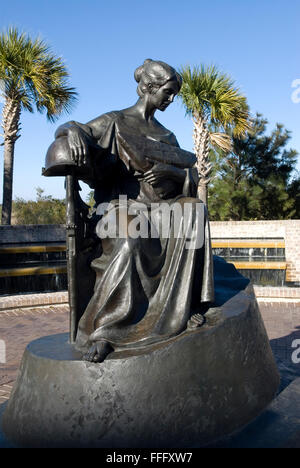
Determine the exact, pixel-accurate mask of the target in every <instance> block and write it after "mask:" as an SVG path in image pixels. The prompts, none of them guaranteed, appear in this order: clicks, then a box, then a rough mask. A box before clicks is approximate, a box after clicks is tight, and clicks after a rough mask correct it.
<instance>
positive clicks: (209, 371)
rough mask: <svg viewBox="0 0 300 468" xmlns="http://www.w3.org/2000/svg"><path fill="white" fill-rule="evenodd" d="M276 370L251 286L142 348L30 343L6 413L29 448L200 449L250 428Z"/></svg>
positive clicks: (16, 437) (63, 338)
mask: <svg viewBox="0 0 300 468" xmlns="http://www.w3.org/2000/svg"><path fill="white" fill-rule="evenodd" d="M278 384H279V374H278V372H277V368H276V365H275V362H274V359H273V355H272V352H271V349H270V346H269V341H268V338H267V335H266V331H265V328H264V324H263V322H262V319H261V316H260V313H259V310H258V306H257V303H256V300H255V297H254V295H253V292H252V289H251V288H247V289H246V290H245V291H241V292H239V293H238V294H236V295H235V296H234V297H232V298H231V299H230V300H228V301H227V302H226V303H225V304H224V305H223V306H222V307H220V308H217V309H210V311H209V312H208V314H207V322H206V324H205V325H204V326H202V327H201V328H199V329H196V330H195V331H190V332H185V333H183V334H181V335H180V336H177V337H175V338H173V339H170V340H168V341H167V342H165V343H163V344H160V345H155V346H152V347H151V348H148V349H140V350H136V351H131V352H129V351H127V352H122V353H120V352H119V353H113V354H111V355H110V356H109V358H108V359H107V360H106V361H105V362H104V363H101V364H93V363H88V362H84V361H81V360H80V356H79V355H78V354H76V353H75V352H74V350H73V348H72V347H71V346H70V345H69V344H68V343H67V335H66V334H62V335H52V336H49V337H45V338H42V339H39V340H36V341H33V342H32V343H30V344H29V346H28V347H27V349H26V351H25V354H24V357H23V361H22V364H21V368H20V373H19V378H18V380H17V382H16V384H15V387H14V390H13V393H12V395H11V398H10V400H9V403H8V406H7V408H6V411H5V413H4V417H3V430H4V433H5V435H6V437H7V438H8V439H9V440H11V441H13V442H14V443H16V444H17V445H19V446H33V447H109V448H111V447H118V448H121V447H128V448H129V447H130V448H131V447H133V448H136V447H151V448H159V447H173V448H174V447H178V448H179V447H186V448H187V447H200V446H203V445H205V444H208V443H211V442H212V441H213V440H216V439H218V438H220V437H222V436H224V435H227V434H230V433H231V432H233V431H234V430H236V429H238V428H240V427H242V426H243V425H245V424H247V423H248V422H249V421H251V420H252V419H254V418H255V417H256V416H257V415H258V414H259V413H260V412H261V411H262V410H263V409H264V408H265V407H266V406H267V405H268V404H269V402H270V401H271V400H272V399H273V397H274V395H275V393H276V390H277V387H278Z"/></svg>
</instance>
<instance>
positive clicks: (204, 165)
mask: <svg viewBox="0 0 300 468" xmlns="http://www.w3.org/2000/svg"><path fill="white" fill-rule="evenodd" d="M193 120H194V132H193V140H194V151H195V154H196V157H197V169H198V174H199V183H198V197H199V198H200V200H202V201H203V203H205V204H206V205H207V186H208V183H209V181H210V177H209V174H210V171H211V168H212V164H211V163H210V162H209V142H210V137H209V131H208V128H207V125H206V122H205V120H204V118H203V117H202V116H201V115H199V114H195V115H194V118H193Z"/></svg>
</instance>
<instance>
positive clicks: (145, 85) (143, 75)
mask: <svg viewBox="0 0 300 468" xmlns="http://www.w3.org/2000/svg"><path fill="white" fill-rule="evenodd" d="M134 78H135V80H136V81H137V82H138V87H137V93H138V95H139V96H140V97H141V98H142V97H143V96H145V94H147V93H148V94H155V93H156V92H157V91H158V90H159V89H160V88H161V87H162V86H164V85H166V84H167V83H168V82H174V83H176V84H177V93H178V92H179V90H180V88H181V84H182V78H181V76H180V75H179V73H177V72H176V70H175V69H174V68H173V67H170V65H168V64H167V63H165V62H161V61H159V60H157V61H156V60H151V59H147V60H145V61H144V63H143V65H141V66H140V67H138V68H137V69H136V70H135V72H134ZM175 88H176V87H175ZM177 93H176V94H177Z"/></svg>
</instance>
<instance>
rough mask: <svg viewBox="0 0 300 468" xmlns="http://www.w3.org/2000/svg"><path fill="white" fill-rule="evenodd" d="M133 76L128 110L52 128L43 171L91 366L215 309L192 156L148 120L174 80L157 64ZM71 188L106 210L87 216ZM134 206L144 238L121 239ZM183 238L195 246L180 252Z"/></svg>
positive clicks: (78, 336)
mask: <svg viewBox="0 0 300 468" xmlns="http://www.w3.org/2000/svg"><path fill="white" fill-rule="evenodd" d="M134 76H135V79H136V81H137V82H138V88H137V92H138V95H139V99H138V101H137V102H136V104H135V105H133V106H132V107H129V108H127V109H123V110H120V111H114V112H109V113H106V114H103V115H101V116H100V117H97V118H96V119H94V120H91V121H90V122H88V123H87V124H81V123H78V122H74V121H71V122H68V123H66V124H65V125H62V126H61V127H59V128H58V130H57V132H56V140H55V142H54V143H53V144H52V145H51V147H50V148H49V151H48V154H47V158H46V168H45V170H44V174H45V175H66V176H67V178H66V180H67V202H68V203H67V217H68V220H67V232H68V246H69V250H68V268H69V271H68V273H69V293H70V306H71V339H74V340H75V346H76V347H77V348H78V349H80V350H81V351H82V352H83V353H84V359H85V360H88V361H92V362H101V361H103V360H104V359H105V357H106V356H107V355H108V354H109V353H110V352H111V351H113V350H121V349H133V348H139V347H146V346H148V345H152V344H154V343H157V342H161V341H164V340H167V339H168V338H170V337H172V336H175V335H178V334H180V333H181V332H183V331H184V330H186V329H187V327H188V328H192V327H193V326H197V325H198V324H201V322H202V315H203V313H204V312H205V311H206V310H207V308H208V306H209V304H210V303H211V302H213V300H214V287H213V265H212V254H211V244H210V233H209V222H208V217H207V211H206V208H205V206H204V204H202V202H201V200H199V199H198V198H197V185H198V175H197V170H196V168H195V167H194V164H195V162H196V161H195V156H194V155H193V154H192V153H189V152H187V151H184V150H181V149H180V148H179V145H178V142H177V140H176V137H175V135H174V134H173V133H172V132H170V131H169V130H168V129H166V128H165V127H163V125H161V124H160V123H159V122H158V121H157V120H156V118H155V116H154V114H155V112H156V110H161V111H164V110H165V109H166V108H167V107H168V105H169V104H170V103H171V102H172V101H173V99H174V97H175V96H176V95H177V93H178V92H179V90H180V87H181V77H180V75H179V74H178V73H177V72H176V71H175V70H174V69H173V68H172V67H170V66H169V65H167V64H166V63H164V62H160V61H153V60H150V59H148V60H145V62H144V64H143V65H142V66H140V67H139V68H137V70H136V71H135V74H134ZM78 180H83V181H85V182H87V183H88V184H89V185H90V186H91V187H92V188H94V190H95V192H94V193H95V194H94V198H95V202H96V206H100V205H101V206H104V205H103V204H104V203H107V210H102V211H101V210H100V212H99V210H98V211H97V212H95V213H94V214H93V216H90V217H89V215H88V210H87V207H86V206H85V205H84V203H83V202H82V200H81V199H80V197H79V194H78V191H79V186H78V182H77V181H78ZM175 205H176V207H177V208H178V207H179V208H181V209H182V213H183V212H184V208H185V206H188V207H189V208H190V209H189V210H187V211H186V213H187V216H185V223H186V224H185V226H186V227H187V230H186V231H184V234H183V235H181V236H176V235H175V224H176V222H177V224H178V219H177V221H176V216H175V214H174V212H175V211H176V210H174V212H173V211H172V210H173V208H174V207H175ZM141 206H142V207H144V211H143V210H142V211H141ZM199 206H200V207H201V209H199ZM137 207H138V210H139V209H140V211H139V222H140V221H141V216H142V217H143V222H145V225H148V227H149V231H148V233H149V232H151V233H152V235H148V236H132V235H131V234H130V229H129V228H128V226H130V223H135V222H136V217H137V212H138V210H136V208H137ZM166 207H168V208H169V214H170V216H169V218H168V235H167V236H164V235H163V234H162V232H161V229H160V227H161V223H162V221H163V219H162V218H163V216H164V214H163V213H164V210H165V211H166ZM162 208H163V209H164V210H163V209H162ZM150 211H151V218H150V217H149V212H150ZM179 211H180V210H179ZM141 213H142V214H141ZM182 218H183V216H182ZM180 223H181V220H179V224H180ZM107 226H109V228H110V229H111V228H112V227H113V228H115V232H114V235H108V236H107V237H105V236H101V235H99V232H100V231H101V230H102V231H103V230H104V228H105V227H107ZM154 232H155V235H153V233H154ZM187 233H188V235H187ZM97 234H98V235H97ZM188 238H189V239H190V238H193V239H200V240H201V239H202V241H201V242H200V244H199V245H197V247H196V248H187V240H188Z"/></svg>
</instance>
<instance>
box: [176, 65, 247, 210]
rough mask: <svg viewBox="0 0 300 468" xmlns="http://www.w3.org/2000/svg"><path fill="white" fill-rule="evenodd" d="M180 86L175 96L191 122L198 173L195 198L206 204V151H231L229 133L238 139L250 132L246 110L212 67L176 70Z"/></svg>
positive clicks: (237, 93) (239, 96) (226, 78)
mask: <svg viewBox="0 0 300 468" xmlns="http://www.w3.org/2000/svg"><path fill="white" fill-rule="evenodd" d="M179 73H180V74H181V76H182V79H183V83H182V87H181V90H180V93H179V96H180V98H181V100H182V102H183V104H184V106H185V108H186V113H187V114H188V115H190V116H192V119H193V122H194V132H193V140H194V151H195V154H196V156H197V168H198V173H199V187H198V196H199V198H200V199H201V200H202V201H203V202H207V186H208V183H209V181H210V173H211V169H212V164H211V162H210V160H209V154H210V147H211V146H216V147H219V148H222V150H224V151H227V152H228V151H230V150H231V138H230V136H229V135H228V132H229V131H230V130H231V131H232V133H233V135H234V136H241V135H243V134H244V133H245V132H246V131H247V130H249V129H250V122H249V108H248V105H247V100H246V98H245V97H244V96H243V95H242V94H241V93H240V91H239V89H238V88H236V87H235V85H234V82H233V81H232V80H231V79H230V77H229V76H227V75H226V74H224V73H221V72H219V70H218V69H217V68H216V67H215V66H208V67H205V66H204V65H201V66H200V68H199V67H194V68H193V69H191V67H190V66H186V67H182V68H181V70H179Z"/></svg>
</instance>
